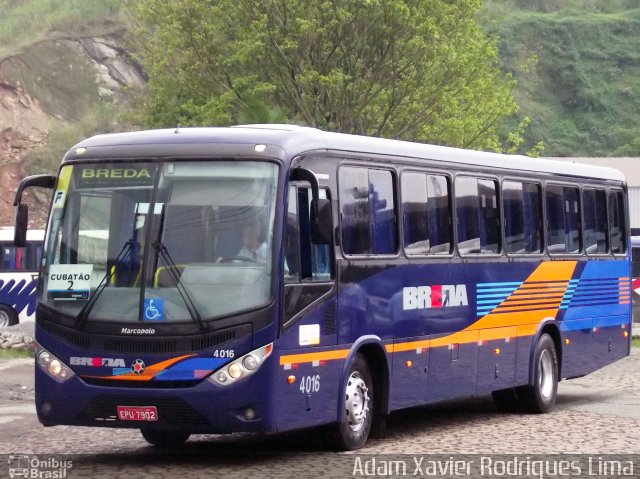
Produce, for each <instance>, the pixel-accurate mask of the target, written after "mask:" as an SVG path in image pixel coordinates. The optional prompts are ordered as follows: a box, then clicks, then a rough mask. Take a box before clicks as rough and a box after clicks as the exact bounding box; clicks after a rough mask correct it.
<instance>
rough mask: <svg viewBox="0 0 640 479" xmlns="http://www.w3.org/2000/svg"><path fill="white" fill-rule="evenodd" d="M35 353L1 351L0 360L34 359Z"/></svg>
mask: <svg viewBox="0 0 640 479" xmlns="http://www.w3.org/2000/svg"><path fill="white" fill-rule="evenodd" d="M33 357H34V355H33V351H23V350H18V349H0V359H20V358H33Z"/></svg>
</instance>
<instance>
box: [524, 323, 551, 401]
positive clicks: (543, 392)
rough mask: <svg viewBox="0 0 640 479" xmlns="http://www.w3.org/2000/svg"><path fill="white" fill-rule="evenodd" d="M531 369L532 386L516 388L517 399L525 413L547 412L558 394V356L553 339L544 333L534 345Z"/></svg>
mask: <svg viewBox="0 0 640 479" xmlns="http://www.w3.org/2000/svg"><path fill="white" fill-rule="evenodd" d="M532 367H533V385H527V386H521V387H519V388H517V389H516V392H517V395H518V398H520V400H521V404H522V406H523V408H524V409H525V410H526V411H527V412H532V413H545V412H549V411H550V410H551V409H552V408H553V406H554V405H555V403H556V396H557V394H558V354H557V353H556V346H555V343H554V342H553V339H552V338H551V336H549V335H548V334H546V333H545V334H542V335H541V336H540V339H539V340H538V344H536V351H535V355H534V358H533V364H532Z"/></svg>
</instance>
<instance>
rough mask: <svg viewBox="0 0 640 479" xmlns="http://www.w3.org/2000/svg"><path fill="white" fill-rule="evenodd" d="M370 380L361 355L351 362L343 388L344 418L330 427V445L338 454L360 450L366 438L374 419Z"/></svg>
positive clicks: (364, 360)
mask: <svg viewBox="0 0 640 479" xmlns="http://www.w3.org/2000/svg"><path fill="white" fill-rule="evenodd" d="M374 393H375V391H374V390H373V380H372V379H371V372H370V371H369V365H368V364H367V361H366V359H365V358H364V356H363V355H362V354H360V353H358V354H357V355H356V357H355V358H354V360H353V361H352V362H351V367H350V368H349V371H348V373H347V379H346V382H345V385H344V389H343V390H342V391H341V392H340V394H342V395H343V396H344V398H343V399H344V409H345V411H344V417H343V419H342V421H341V422H339V423H337V424H335V425H334V427H333V438H332V439H333V440H332V442H333V445H334V446H335V448H336V449H338V450H341V451H345V450H347V451H353V450H355V449H360V448H361V447H362V446H364V443H365V442H366V441H367V438H368V437H369V433H370V432H371V424H372V423H373V416H374V410H373V409H374V408H373V405H374V396H373V395H374Z"/></svg>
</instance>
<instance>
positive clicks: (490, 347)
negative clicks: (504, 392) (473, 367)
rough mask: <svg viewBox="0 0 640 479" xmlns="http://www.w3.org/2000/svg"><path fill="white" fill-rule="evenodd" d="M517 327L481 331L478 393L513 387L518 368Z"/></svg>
mask: <svg viewBox="0 0 640 479" xmlns="http://www.w3.org/2000/svg"><path fill="white" fill-rule="evenodd" d="M516 334H517V331H516V328H515V327H507V328H495V329H485V330H482V331H480V340H479V342H478V393H484V392H490V391H496V390H499V389H506V388H510V387H513V385H514V379H515V370H516V349H517V346H516V345H517V342H516Z"/></svg>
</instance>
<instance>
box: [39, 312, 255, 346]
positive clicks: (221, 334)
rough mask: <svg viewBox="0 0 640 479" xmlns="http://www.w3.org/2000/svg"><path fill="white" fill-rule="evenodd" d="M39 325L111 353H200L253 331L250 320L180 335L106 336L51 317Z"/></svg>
mask: <svg viewBox="0 0 640 479" xmlns="http://www.w3.org/2000/svg"><path fill="white" fill-rule="evenodd" d="M38 325H39V326H41V327H42V328H43V329H44V330H45V331H47V332H48V333H49V334H52V335H53V336H56V337H57V338H59V339H61V340H62V341H65V342H66V343H69V344H72V345H74V346H78V347H80V348H85V349H91V350H94V351H104V352H111V353H124V354H127V353H130V354H135V353H152V354H153V353H157V354H163V353H164V354H173V353H196V352H199V351H203V350H206V349H209V348H212V347H214V346H218V345H220V344H223V343H226V342H228V341H231V340H233V339H235V338H241V337H244V336H248V335H250V334H251V331H252V328H251V325H250V324H243V325H240V326H235V327H232V328H227V329H223V330H220V331H214V332H213V333H208V334H199V335H197V336H193V335H191V336H184V337H178V338H152V337H144V338H138V337H123V336H106V335H101V334H95V333H85V332H82V331H76V330H74V329H71V328H68V327H65V326H61V325H59V324H55V323H53V322H51V321H46V320H40V321H38Z"/></svg>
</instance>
